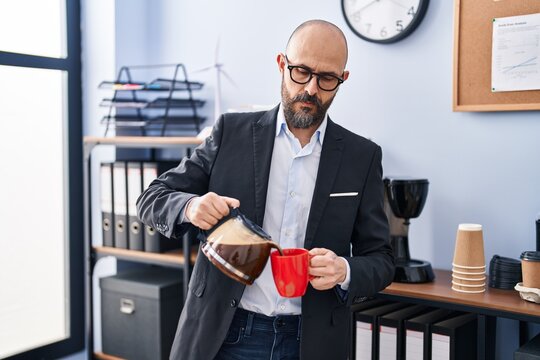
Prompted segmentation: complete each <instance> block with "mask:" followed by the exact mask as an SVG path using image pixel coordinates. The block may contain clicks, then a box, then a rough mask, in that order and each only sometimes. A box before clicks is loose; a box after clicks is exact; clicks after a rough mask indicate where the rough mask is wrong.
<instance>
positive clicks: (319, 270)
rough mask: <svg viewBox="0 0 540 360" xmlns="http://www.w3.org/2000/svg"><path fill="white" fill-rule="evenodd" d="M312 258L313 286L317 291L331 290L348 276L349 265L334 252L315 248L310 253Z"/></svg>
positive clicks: (310, 267) (311, 273) (310, 265)
mask: <svg viewBox="0 0 540 360" xmlns="http://www.w3.org/2000/svg"><path fill="white" fill-rule="evenodd" d="M309 254H310V255H311V256H312V257H311V259H310V262H309V275H312V276H313V277H314V278H313V279H312V280H310V283H311V286H313V288H315V289H317V290H327V289H331V288H333V287H334V286H336V285H337V284H339V283H342V282H343V281H344V280H345V277H346V276H347V265H346V264H345V261H346V260H344V259H341V258H339V257H338V256H337V255H336V254H335V253H334V252H333V251H332V250H328V249H323V248H314V249H311V250H310V251H309Z"/></svg>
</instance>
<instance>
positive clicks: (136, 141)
mask: <svg viewBox="0 0 540 360" xmlns="http://www.w3.org/2000/svg"><path fill="white" fill-rule="evenodd" d="M203 141H204V140H203V139H200V138H198V137H194V136H192V137H179V136H116V137H100V136H85V137H84V138H83V143H84V144H85V145H88V146H95V145H116V146H119V147H131V148H139V147H154V148H167V147H178V146H182V145H199V144H202V142H203Z"/></svg>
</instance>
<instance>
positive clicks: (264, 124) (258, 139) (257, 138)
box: [253, 106, 279, 227]
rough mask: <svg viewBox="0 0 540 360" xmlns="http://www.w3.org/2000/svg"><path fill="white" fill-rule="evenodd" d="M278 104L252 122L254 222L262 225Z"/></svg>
mask: <svg viewBox="0 0 540 360" xmlns="http://www.w3.org/2000/svg"><path fill="white" fill-rule="evenodd" d="M278 108H279V106H277V107H275V108H274V109H272V110H270V111H267V112H266V113H264V114H263V116H262V117H261V118H260V119H259V120H258V121H256V122H254V123H253V159H254V171H255V223H257V224H258V225H259V226H261V227H262V223H263V218H264V209H265V207H266V194H267V192H268V178H269V177H270V163H271V161H272V152H273V150H274V140H275V137H276V119H277V112H278Z"/></svg>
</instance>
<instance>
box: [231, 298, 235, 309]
mask: <svg viewBox="0 0 540 360" xmlns="http://www.w3.org/2000/svg"><path fill="white" fill-rule="evenodd" d="M231 307H232V308H233V307H236V299H232V300H231Z"/></svg>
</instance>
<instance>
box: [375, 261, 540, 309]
mask: <svg viewBox="0 0 540 360" xmlns="http://www.w3.org/2000/svg"><path fill="white" fill-rule="evenodd" d="M434 272H435V281H433V282H431V283H423V284H405V283H395V282H394V283H392V284H390V286H388V287H387V288H386V289H384V290H383V291H381V293H383V294H388V295H396V296H401V297H410V298H411V299H423V300H429V301H436V302H444V303H452V304H460V305H466V306H474V307H477V308H484V309H488V310H497V311H505V312H510V313H516V314H523V315H527V316H538V317H540V305H539V304H535V303H531V302H529V301H525V300H523V299H521V297H520V296H519V293H518V292H517V291H516V290H501V289H494V288H490V287H489V286H486V292H484V293H481V294H465V293H460V292H457V291H454V290H452V288H451V287H452V272H451V271H448V270H434ZM487 282H488V281H487V279H486V283H487Z"/></svg>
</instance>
